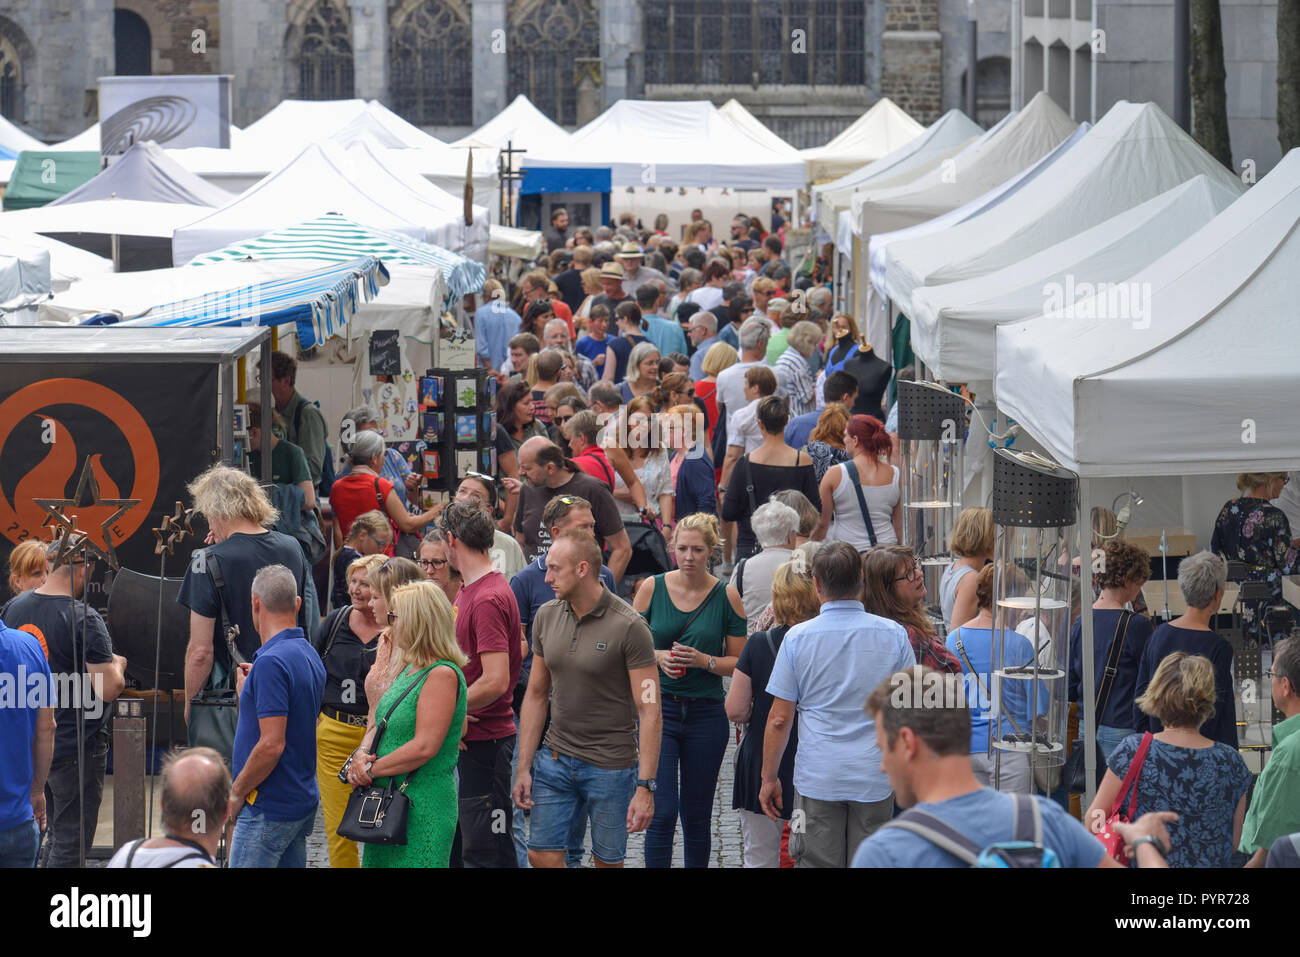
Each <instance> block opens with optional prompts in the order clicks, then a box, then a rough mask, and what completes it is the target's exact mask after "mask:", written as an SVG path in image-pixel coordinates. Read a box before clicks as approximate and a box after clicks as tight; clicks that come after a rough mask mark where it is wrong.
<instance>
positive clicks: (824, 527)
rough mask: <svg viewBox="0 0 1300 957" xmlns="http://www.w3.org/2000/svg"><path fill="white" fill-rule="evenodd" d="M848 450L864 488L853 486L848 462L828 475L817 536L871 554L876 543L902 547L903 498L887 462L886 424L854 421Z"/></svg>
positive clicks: (872, 420) (859, 417) (867, 417)
mask: <svg viewBox="0 0 1300 957" xmlns="http://www.w3.org/2000/svg"><path fill="white" fill-rule="evenodd" d="M844 449H845V451H847V452H848V453H849V454H850V455H851V456H853V459H852V463H851V464H852V466H853V468H856V469H857V475H858V482H859V483H860V484H857V483H855V482H854V481H853V477H852V470H851V469H850V463H849V462H842V463H840V464H839V465H837V466H835V467H834V468H832V469H830V470H828V471H827V472H826V475H825V476H824V477H823V478H822V481H821V486H820V492H821V500H822V502H821V505H822V508H821V513H822V514H821V520H820V521H819V522H818V523H817V528H816V530H814V532H813V535H812V537H813V538H814V539H817V540H818V541H821V540H824V539H829V540H831V541H837V542H848V543H849V544H850V545H852V546H853V547H854V548H856V549H858V551H866V550H867V549H868V548H870V547H871V546H872V545H873V544H876V545H894V544H897V543H898V542H899V540H900V532H901V531H902V522H903V514H902V513H903V506H902V493H901V490H900V488H899V471H898V468H897V466H893V465H890V464H888V463H887V462H886V461H884V459H885V457H886V456H888V455H889V450H890V442H889V434H888V433H887V432H886V431H885V427H884V425H883V424H882V423H881V422H880V420H879V419H877V418H875V417H874V416H870V415H855V416H853V417H852V418H850V419H849V424H848V426H847V427H846V428H845V430H844ZM859 488H860V489H861V491H862V502H865V504H866V507H867V513H868V515H869V516H870V518H871V528H872V531H874V532H875V537H876V540H875V542H874V543H873V542H872V541H871V534H870V533H869V532H868V531H867V525H866V522H864V521H863V516H862V502H859V500H858V489H859Z"/></svg>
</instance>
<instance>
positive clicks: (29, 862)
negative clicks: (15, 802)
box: [0, 817, 41, 867]
mask: <svg viewBox="0 0 1300 957" xmlns="http://www.w3.org/2000/svg"><path fill="white" fill-rule="evenodd" d="M40 844H41V826H40V825H39V824H37V823H36V818H34V817H33V818H32V819H31V820H28V821H23V823H22V824H18V825H15V826H14V827H11V828H9V829H8V830H7V831H0V867H35V866H36V849H37V848H38V847H40Z"/></svg>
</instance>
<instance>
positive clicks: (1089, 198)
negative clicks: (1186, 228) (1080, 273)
mask: <svg viewBox="0 0 1300 957" xmlns="http://www.w3.org/2000/svg"><path fill="white" fill-rule="evenodd" d="M1069 157H1070V158H1069V161H1068V162H1065V163H1057V164H1054V165H1053V166H1051V167H1050V168H1049V169H1048V170H1046V171H1045V172H1044V173H1043V174H1042V175H1040V176H1038V177H1037V178H1036V179H1035V180H1034V181H1033V182H1032V183H1029V184H1028V185H1027V186H1025V188H1024V189H1021V190H1019V191H1018V192H1016V194H1015V195H1014V196H1011V197H1010V198H1008V199H1007V200H1006V201H1005V202H1003V203H1001V204H999V205H998V206H997V207H996V208H994V209H992V210H990V211H989V212H987V213H985V214H984V215H982V216H976V217H975V218H973V219H970V220H967V221H966V222H964V223H961V224H960V225H958V226H954V227H952V228H951V229H945V230H943V231H942V232H939V233H935V234H934V235H932V236H926V237H924V238H922V239H917V240H909V241H906V242H897V243H894V244H892V245H891V246H890V247H889V249H888V250H887V251H886V283H887V289H886V291H887V292H888V293H889V296H890V298H891V299H892V300H893V301H894V302H896V303H897V304H898V305H899V306H900V307H901V308H903V309H904V311H906V310H907V309H908V308H910V306H911V295H912V291H913V290H915V289H917V288H919V287H921V286H935V285H941V284H943V283H949V282H956V281H959V280H962V279H970V278H973V277H975V276H982V275H984V274H985V273H988V272H992V271H993V270H995V269H1001V268H1002V267H1004V266H1008V265H1011V264H1012V263H1016V262H1020V261H1021V260H1023V259H1027V258H1028V257H1029V256H1031V255H1033V254H1034V253H1036V252H1039V251H1041V250H1043V249H1046V248H1047V247H1049V246H1053V245H1055V244H1056V243H1058V242H1060V241H1061V240H1063V239H1067V238H1069V237H1070V236H1074V235H1076V234H1078V233H1080V232H1082V231H1083V230H1085V229H1088V228H1090V227H1092V226H1095V225H1097V224H1098V223H1101V222H1103V221H1105V220H1107V219H1109V218H1110V217H1112V216H1116V215H1118V214H1119V213H1122V212H1124V211H1125V210H1127V209H1131V208H1132V207H1134V206H1136V205H1138V204H1139V203H1142V202H1145V201H1146V200H1148V199H1151V198H1153V197H1155V196H1158V195H1160V194H1161V193H1163V192H1165V191H1166V190H1169V189H1172V188H1173V187H1175V186H1177V185H1179V184H1180V183H1183V182H1186V181H1187V180H1189V179H1191V178H1192V177H1194V176H1197V175H1199V174H1202V173H1203V174H1205V175H1207V176H1209V177H1210V179H1211V180H1213V181H1216V182H1218V183H1219V184H1221V185H1222V186H1224V187H1225V188H1227V189H1230V190H1234V191H1239V190H1240V188H1241V185H1240V182H1239V181H1238V180H1237V178H1236V177H1235V176H1233V175H1232V173H1230V172H1229V171H1228V170H1226V169H1225V168H1224V167H1223V166H1222V165H1220V164H1219V163H1218V162H1217V161H1216V160H1215V159H1214V158H1213V157H1212V156H1210V155H1209V154H1208V153H1206V152H1205V150H1204V149H1202V148H1201V147H1200V146H1199V145H1198V144H1197V143H1196V141H1195V140H1193V139H1192V138H1191V137H1190V136H1188V135H1187V134H1186V133H1184V132H1183V131H1182V130H1181V129H1179V127H1178V125H1177V124H1176V123H1174V122H1173V120H1171V119H1170V118H1169V117H1168V116H1166V115H1165V114H1164V113H1163V112H1162V111H1161V110H1160V108H1159V107H1157V106H1155V105H1154V104H1152V103H1141V104H1139V103H1128V102H1125V101H1120V102H1119V103H1117V104H1115V106H1114V107H1112V108H1111V110H1110V111H1109V112H1108V113H1107V114H1106V115H1105V116H1104V117H1102V118H1101V120H1100V121H1099V122H1098V123H1097V125H1096V126H1095V127H1093V128H1092V129H1091V130H1089V131H1088V133H1087V135H1086V136H1084V138H1083V140H1082V141H1081V142H1080V143H1079V145H1078V146H1076V147H1074V148H1073V149H1072V150H1071V151H1070V154H1069Z"/></svg>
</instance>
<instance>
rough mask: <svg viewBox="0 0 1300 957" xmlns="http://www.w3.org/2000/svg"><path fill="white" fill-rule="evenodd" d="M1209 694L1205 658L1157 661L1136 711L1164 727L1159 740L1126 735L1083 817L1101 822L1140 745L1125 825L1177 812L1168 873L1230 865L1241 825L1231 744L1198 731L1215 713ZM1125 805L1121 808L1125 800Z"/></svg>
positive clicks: (1237, 768) (1240, 781)
mask: <svg viewBox="0 0 1300 957" xmlns="http://www.w3.org/2000/svg"><path fill="white" fill-rule="evenodd" d="M1215 700H1216V692H1215V687H1214V666H1213V665H1211V664H1210V659H1208V658H1203V657H1201V656H1200V655H1189V654H1187V653H1186V652H1182V651H1176V652H1174V653H1173V654H1172V655H1169V656H1168V657H1166V658H1165V659H1164V660H1163V661H1161V662H1160V665H1159V667H1157V668H1156V673H1155V675H1154V676H1153V677H1152V678H1151V684H1150V685H1148V686H1147V690H1146V693H1145V694H1144V695H1142V697H1140V698H1138V700H1137V705H1138V707H1139V708H1141V709H1142V711H1143V712H1144V713H1145V714H1148V715H1150V716H1151V717H1153V718H1156V719H1158V720H1159V721H1160V723H1161V724H1163V725H1164V730H1163V731H1161V732H1159V733H1158V734H1154V735H1153V734H1151V733H1150V732H1148V733H1147V734H1130V735H1129V736H1128V737H1126V738H1125V739H1124V740H1123V741H1121V742H1120V743H1119V745H1118V746H1117V747H1116V748H1115V750H1114V751H1112V752H1111V753H1110V757H1109V758H1107V759H1106V765H1107V768H1106V776H1105V777H1104V778H1103V779H1102V782H1101V787H1099V788H1098V789H1097V796H1096V798H1094V799H1093V802H1092V806H1091V807H1090V808H1088V813H1087V815H1086V816H1085V818H1084V823H1085V824H1088V825H1089V826H1091V827H1092V829H1093V830H1094V831H1096V830H1097V829H1098V828H1097V825H1098V823H1099V822H1100V823H1105V820H1106V817H1107V816H1108V815H1109V814H1110V810H1111V807H1112V806H1113V805H1114V803H1115V798H1116V797H1117V796H1118V795H1119V791H1120V787H1121V785H1122V784H1123V781H1124V776H1125V775H1126V774H1128V771H1129V767H1130V766H1131V765H1132V763H1133V762H1134V761H1135V760H1136V759H1137V755H1138V753H1139V752H1140V751H1142V750H1143V745H1144V744H1145V746H1146V747H1145V751H1146V753H1145V756H1144V758H1143V761H1142V765H1141V770H1140V771H1139V772H1138V775H1137V783H1136V784H1135V785H1134V787H1135V788H1136V790H1137V806H1136V808H1135V809H1134V813H1133V814H1132V815H1131V816H1130V818H1129V819H1130V820H1133V821H1136V820H1137V819H1138V817H1139V816H1141V815H1142V814H1145V813H1146V812H1147V811H1153V810H1160V811H1176V812H1177V813H1178V821H1177V823H1175V824H1170V825H1169V834H1170V837H1171V839H1172V840H1171V844H1172V847H1171V848H1170V849H1169V853H1168V854H1166V855H1165V859H1166V861H1168V863H1169V866H1170V867H1230V866H1232V850H1233V848H1234V847H1236V846H1237V844H1238V842H1239V841H1240V840H1241V830H1242V824H1243V823H1244V821H1245V819H1246V791H1247V789H1248V788H1249V787H1250V780H1251V775H1250V771H1249V770H1248V769H1247V768H1246V762H1245V761H1244V760H1242V757H1241V754H1240V753H1239V752H1238V751H1237V749H1236V748H1234V747H1232V746H1231V745H1228V744H1224V743H1223V742H1221V741H1211V740H1210V739H1209V738H1207V737H1205V735H1203V734H1201V732H1200V730H1199V729H1200V727H1201V725H1203V724H1204V723H1205V722H1206V721H1207V720H1208V719H1209V717H1210V715H1212V714H1213V713H1214V706H1215ZM1124 806H1125V807H1127V806H1128V798H1127V797H1126V798H1125V801H1124Z"/></svg>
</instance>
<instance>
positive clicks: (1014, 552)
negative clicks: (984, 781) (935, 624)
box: [989, 449, 1079, 791]
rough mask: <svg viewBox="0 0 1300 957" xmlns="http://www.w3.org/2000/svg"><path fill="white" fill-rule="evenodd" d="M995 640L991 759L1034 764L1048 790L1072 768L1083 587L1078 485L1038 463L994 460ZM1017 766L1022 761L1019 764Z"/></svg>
mask: <svg viewBox="0 0 1300 957" xmlns="http://www.w3.org/2000/svg"><path fill="white" fill-rule="evenodd" d="M992 512H993V524H994V528H995V538H994V548H993V561H994V563H995V568H994V577H993V640H992V649H991V651H992V655H991V659H992V661H991V684H992V688H991V691H990V693H991V696H992V700H991V702H990V708H989V712H990V714H989V716H990V727H989V756H990V757H991V758H992V759H993V763H994V779H995V781H998V780H999V778H1000V777H1001V774H1002V770H1003V767H1004V764H1006V763H1007V762H1008V761H1009V760H1010V759H1009V758H1008V755H1027V756H1028V760H1029V765H1030V768H1031V769H1033V772H1034V778H1035V781H1036V783H1037V785H1038V787H1039V788H1040V789H1041V790H1047V791H1051V790H1054V787H1055V784H1054V782H1055V781H1056V780H1057V779H1058V778H1059V769H1060V768H1061V766H1062V765H1063V764H1064V763H1065V744H1066V720H1067V715H1068V711H1069V700H1068V693H1069V673H1070V624H1071V621H1072V618H1071V613H1072V609H1073V608H1076V607H1077V604H1078V601H1079V596H1078V581H1077V579H1075V578H1074V577H1072V574H1071V572H1072V569H1071V559H1072V557H1073V556H1074V555H1076V554H1078V528H1077V524H1076V523H1077V521H1078V512H1079V480H1078V476H1076V475H1075V474H1074V473H1073V472H1071V471H1069V470H1067V469H1063V468H1060V467H1058V466H1057V465H1056V464H1055V463H1053V462H1050V461H1049V460H1047V459H1044V458H1042V457H1041V456H1038V455H1035V454H1025V453H1019V452H1012V451H1011V450H1009V449H996V450H995V451H994V459H993V501H992ZM1015 760H1017V761H1020V760H1023V759H1020V758H1016V759H1015Z"/></svg>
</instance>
